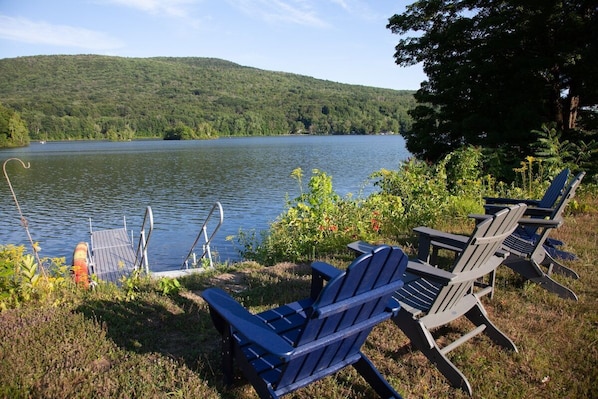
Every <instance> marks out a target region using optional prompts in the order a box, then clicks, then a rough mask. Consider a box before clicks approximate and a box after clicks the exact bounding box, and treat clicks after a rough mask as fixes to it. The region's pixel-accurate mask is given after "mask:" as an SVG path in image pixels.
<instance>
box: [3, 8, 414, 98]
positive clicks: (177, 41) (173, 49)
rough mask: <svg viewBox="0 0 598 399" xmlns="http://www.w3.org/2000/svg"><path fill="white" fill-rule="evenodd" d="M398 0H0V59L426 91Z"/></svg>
mask: <svg viewBox="0 0 598 399" xmlns="http://www.w3.org/2000/svg"><path fill="white" fill-rule="evenodd" d="M407 3H410V2H407V1H396V0H392V1H391V0H373V1H368V0H0V58H12V57H19V56H27V55H41V54H103V55H115V56H123V57H154V56H176V57H215V58H222V59H225V60H229V61H233V62H236V63H238V64H241V65H246V66H252V67H256V68H260V69H266V70H271V71H282V72H291V73H297V74H301V75H307V76H313V77H315V78H319V79H327V80H331V81H335V82H341V83H350V84H360V85H366V86H374V87H385V88H390V89H412V90H415V89H418V88H419V84H420V82H422V81H423V80H424V79H425V75H424V74H423V72H422V70H421V67H419V66H414V67H409V68H403V67H399V66H398V65H396V64H395V63H394V58H393V53H394V46H395V45H396V44H397V42H398V40H399V37H398V36H397V35H394V34H392V33H391V32H390V30H388V29H386V24H387V23H388V18H389V17H391V16H392V15H393V14H395V13H400V12H402V11H403V9H404V6H405V5H406V4H407Z"/></svg>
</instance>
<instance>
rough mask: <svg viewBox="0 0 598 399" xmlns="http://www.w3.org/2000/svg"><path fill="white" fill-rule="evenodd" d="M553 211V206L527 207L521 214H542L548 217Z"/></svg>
mask: <svg viewBox="0 0 598 399" xmlns="http://www.w3.org/2000/svg"><path fill="white" fill-rule="evenodd" d="M553 213H554V209H553V208H539V207H528V208H527V209H526V210H525V213H524V214H523V215H525V216H542V217H550V216H552V214H553Z"/></svg>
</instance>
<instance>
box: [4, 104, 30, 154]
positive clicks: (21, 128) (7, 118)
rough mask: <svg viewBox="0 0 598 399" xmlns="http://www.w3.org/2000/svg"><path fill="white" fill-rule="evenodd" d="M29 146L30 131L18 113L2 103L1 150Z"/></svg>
mask: <svg viewBox="0 0 598 399" xmlns="http://www.w3.org/2000/svg"><path fill="white" fill-rule="evenodd" d="M27 144H29V131H28V130H27V125H26V124H25V122H23V120H22V119H21V116H20V115H19V113H18V112H15V111H14V110H12V109H9V108H7V107H5V106H3V105H2V104H1V103H0V148H4V147H23V146H26V145H27Z"/></svg>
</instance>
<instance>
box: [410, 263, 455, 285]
mask: <svg viewBox="0 0 598 399" xmlns="http://www.w3.org/2000/svg"><path fill="white" fill-rule="evenodd" d="M407 274H413V275H416V276H418V277H424V278H427V279H430V280H437V281H441V282H450V281H451V280H453V279H455V278H456V277H457V275H456V274H453V273H451V272H447V271H446V270H443V269H440V268H437V267H434V266H432V265H430V264H428V263H424V262H421V261H412V260H410V261H409V263H408V264H407Z"/></svg>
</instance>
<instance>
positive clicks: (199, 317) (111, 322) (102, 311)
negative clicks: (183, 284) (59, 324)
mask: <svg viewBox="0 0 598 399" xmlns="http://www.w3.org/2000/svg"><path fill="white" fill-rule="evenodd" d="M165 299H168V298H165ZM76 311H78V312H80V313H82V314H84V315H85V316H86V317H88V318H90V319H94V320H97V321H98V322H100V323H102V325H103V326H104V327H105V329H106V332H107V336H108V338H110V339H111V340H112V341H114V342H115V343H116V344H117V345H118V346H119V347H121V348H123V349H125V350H128V351H132V352H136V353H140V354H143V353H150V352H156V353H160V354H163V355H165V356H168V357H171V358H174V359H177V360H182V361H183V362H184V363H185V365H186V366H187V367H188V368H189V369H191V370H196V371H202V370H198V358H199V357H201V356H208V358H213V357H214V356H216V357H217V356H218V351H219V348H218V335H217V333H216V331H215V330H214V329H213V327H212V323H211V319H210V316H209V314H208V312H207V311H206V309H201V308H200V307H198V305H197V304H196V303H195V302H193V301H191V300H189V299H186V298H183V297H181V296H176V297H175V299H170V302H167V301H165V300H164V299H162V300H160V301H158V300H156V301H154V300H152V299H151V298H150V299H138V300H134V301H118V300H91V301H88V302H86V303H85V304H83V305H81V306H79V307H78V308H77V309H76Z"/></svg>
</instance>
